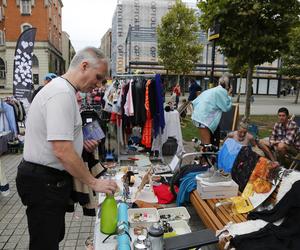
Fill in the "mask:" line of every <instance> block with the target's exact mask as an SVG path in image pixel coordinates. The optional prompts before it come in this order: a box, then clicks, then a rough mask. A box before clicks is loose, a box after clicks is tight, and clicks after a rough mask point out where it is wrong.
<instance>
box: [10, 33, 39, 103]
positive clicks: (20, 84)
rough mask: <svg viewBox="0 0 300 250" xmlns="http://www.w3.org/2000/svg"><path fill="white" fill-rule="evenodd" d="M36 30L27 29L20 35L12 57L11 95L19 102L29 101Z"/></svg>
mask: <svg viewBox="0 0 300 250" xmlns="http://www.w3.org/2000/svg"><path fill="white" fill-rule="evenodd" d="M35 34H36V28H29V29H26V30H25V31H23V32H22V34H21V35H20V37H19V39H18V42H17V45H16V51H15V57H14V71H13V95H14V97H16V98H17V99H19V100H24V99H27V100H28V102H30V101H31V89H32V84H33V81H32V56H33V47H34V40H35Z"/></svg>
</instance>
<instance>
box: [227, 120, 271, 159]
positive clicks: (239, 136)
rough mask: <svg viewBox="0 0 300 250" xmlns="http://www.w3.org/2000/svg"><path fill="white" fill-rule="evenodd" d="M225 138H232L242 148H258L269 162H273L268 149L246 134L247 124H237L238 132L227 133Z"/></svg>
mask: <svg viewBox="0 0 300 250" xmlns="http://www.w3.org/2000/svg"><path fill="white" fill-rule="evenodd" d="M227 138H232V139H234V140H235V141H237V142H239V143H240V144H242V145H243V146H252V147H258V148H259V149H261V150H262V151H263V153H264V154H265V156H266V157H268V158H269V159H270V160H271V161H275V157H274V156H273V154H272V152H271V151H270V150H269V148H268V147H267V146H266V145H264V144H263V143H260V141H259V140H257V139H255V138H254V136H253V135H251V134H250V133H249V132H248V124H247V123H244V122H241V123H240V124H239V127H238V130H236V131H233V132H231V133H229V134H228V135H227Z"/></svg>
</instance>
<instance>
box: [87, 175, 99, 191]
mask: <svg viewBox="0 0 300 250" xmlns="http://www.w3.org/2000/svg"><path fill="white" fill-rule="evenodd" d="M96 183H97V179H96V178H94V177H92V178H91V180H90V181H89V184H88V186H89V187H90V188H91V189H93V190H94V189H95V187H96Z"/></svg>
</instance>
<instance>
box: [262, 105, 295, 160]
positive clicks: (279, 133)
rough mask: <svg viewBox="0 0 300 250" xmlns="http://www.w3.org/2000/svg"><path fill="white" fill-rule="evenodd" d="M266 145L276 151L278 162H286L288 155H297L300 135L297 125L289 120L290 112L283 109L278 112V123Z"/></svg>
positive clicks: (265, 142)
mask: <svg viewBox="0 0 300 250" xmlns="http://www.w3.org/2000/svg"><path fill="white" fill-rule="evenodd" d="M264 144H265V145H266V146H268V147H269V148H271V149H273V150H274V151H275V154H276V157H277V160H279V161H280V162H281V163H282V162H284V161H285V160H284V158H285V157H284V156H285V155H286V154H291V155H296V154H297V153H298V152H299V150H300V133H299V127H298V126H297V123H296V122H295V121H293V120H290V119H289V111H288V109H287V108H285V107H282V108H280V109H279V110H278V122H276V123H275V125H274V128H273V131H272V134H271V136H270V138H269V141H264Z"/></svg>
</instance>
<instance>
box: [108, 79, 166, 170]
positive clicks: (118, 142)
mask: <svg viewBox="0 0 300 250" xmlns="http://www.w3.org/2000/svg"><path fill="white" fill-rule="evenodd" d="M156 75H157V74H120V75H115V76H114V77H113V81H114V80H122V79H126V78H135V77H145V78H154V77H155V76H156ZM120 136H121V134H120V129H118V128H117V155H118V163H119V164H120V161H121V159H120V156H121V150H120ZM161 146H162V145H161ZM127 156H128V155H127ZM159 159H160V160H161V161H162V162H164V160H163V156H162V150H161V149H160V156H159Z"/></svg>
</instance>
